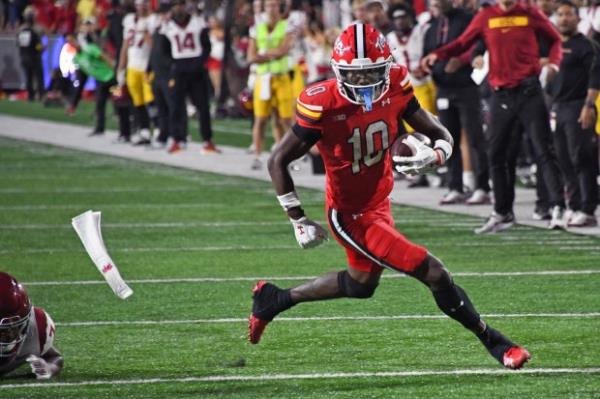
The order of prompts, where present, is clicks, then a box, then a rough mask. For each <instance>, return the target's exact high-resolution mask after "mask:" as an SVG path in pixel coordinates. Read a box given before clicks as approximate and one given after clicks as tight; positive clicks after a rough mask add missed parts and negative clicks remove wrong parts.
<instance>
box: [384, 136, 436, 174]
mask: <svg viewBox="0 0 600 399" xmlns="http://www.w3.org/2000/svg"><path fill="white" fill-rule="evenodd" d="M391 151H392V161H393V163H394V169H395V170H396V171H397V172H398V173H402V174H405V175H409V176H415V175H420V174H424V173H427V172H431V171H432V170H434V169H436V168H437V167H439V166H441V165H443V163H444V161H445V159H442V158H441V157H440V154H438V152H437V151H436V150H434V149H433V148H432V147H431V140H430V139H429V137H427V136H425V135H424V134H421V133H411V134H403V135H402V136H400V137H398V139H397V140H396V141H395V142H394V144H393V145H392V149H391Z"/></svg>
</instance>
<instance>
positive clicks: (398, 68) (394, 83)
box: [390, 64, 411, 91]
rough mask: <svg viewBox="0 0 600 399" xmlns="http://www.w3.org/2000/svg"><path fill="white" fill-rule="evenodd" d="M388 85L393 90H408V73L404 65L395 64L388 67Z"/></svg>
mask: <svg viewBox="0 0 600 399" xmlns="http://www.w3.org/2000/svg"><path fill="white" fill-rule="evenodd" d="M390 86H391V88H392V89H393V90H402V91H405V90H409V89H410V88H411V84H410V75H409V73H408V69H407V68H406V66H404V65H399V64H395V65H392V68H391V69H390Z"/></svg>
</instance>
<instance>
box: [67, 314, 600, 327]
mask: <svg viewBox="0 0 600 399" xmlns="http://www.w3.org/2000/svg"><path fill="white" fill-rule="evenodd" d="M481 316H482V317H486V318H502V319H504V318H510V319H518V318H557V319H563V318H578V319H581V318H596V317H600V312H591V313H505V314H503V313H490V314H482V315H481ZM445 319H448V316H446V315H443V314H436V315H427V314H414V315H413V314H411V315H395V316H320V317H319V316H309V317H278V318H277V321H278V322H282V321H286V322H304V321H356V320H361V321H387V320H445ZM246 322H248V319H247V318H237V317H230V318H220V319H188V320H97V321H73V322H62V323H60V322H57V323H56V325H57V326H59V327H97V326H148V325H151V326H154V325H171V324H225V323H246Z"/></svg>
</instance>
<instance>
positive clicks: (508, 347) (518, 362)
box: [477, 326, 531, 370]
mask: <svg viewBox="0 0 600 399" xmlns="http://www.w3.org/2000/svg"><path fill="white" fill-rule="evenodd" d="M477 337H478V338H479V340H480V341H481V343H482V344H483V345H484V346H485V348H486V349H487V351H488V352H489V353H490V355H492V357H494V359H496V360H497V361H498V362H499V363H500V364H502V365H503V366H504V367H506V368H509V369H513V370H518V369H520V368H521V367H523V365H524V364H525V363H526V362H527V361H528V360H529V359H531V355H530V354H529V352H528V351H527V349H525V348H523V347H522V346H519V345H516V344H514V343H513V342H511V341H510V340H509V339H508V338H506V337H505V336H504V335H502V333H501V332H500V331H498V330H495V329H493V328H492V327H490V326H487V328H486V329H485V331H484V332H483V333H481V334H478V335H477Z"/></svg>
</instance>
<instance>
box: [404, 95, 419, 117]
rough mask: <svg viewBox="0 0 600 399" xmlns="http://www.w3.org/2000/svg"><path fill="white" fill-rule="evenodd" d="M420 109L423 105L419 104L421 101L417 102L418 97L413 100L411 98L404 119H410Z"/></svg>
mask: <svg viewBox="0 0 600 399" xmlns="http://www.w3.org/2000/svg"><path fill="white" fill-rule="evenodd" d="M420 108H421V104H419V100H417V97H415V96H413V98H411V99H410V101H409V102H408V104H407V105H406V109H405V110H404V113H403V114H402V119H407V118H410V117H411V116H412V115H413V114H414V113H415V112H417V111H418V110H419V109H420Z"/></svg>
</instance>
